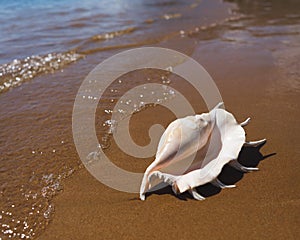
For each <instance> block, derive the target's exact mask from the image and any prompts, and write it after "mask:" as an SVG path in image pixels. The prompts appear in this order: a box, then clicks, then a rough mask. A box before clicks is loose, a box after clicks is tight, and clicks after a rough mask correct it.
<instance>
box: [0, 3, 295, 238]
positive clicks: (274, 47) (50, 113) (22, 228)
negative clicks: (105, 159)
mask: <svg viewBox="0 0 300 240" xmlns="http://www.w3.org/2000/svg"><path fill="white" fill-rule="evenodd" d="M0 36H1V37H0V106H1V107H0V127H1V130H0V152H1V157H0V196H1V198H0V239H34V238H37V237H38V236H40V234H41V233H42V232H43V231H44V230H45V228H46V227H47V225H48V224H49V223H50V222H51V219H52V218H53V216H55V205H54V204H53V198H54V197H55V196H56V195H57V194H59V193H61V192H63V181H64V179H65V178H67V177H69V176H70V175H72V174H76V171H77V170H78V169H80V168H81V167H82V164H81V161H80V159H79V158H78V156H77V152H76V149H75V146H74V143H73V138H72V129H71V127H72V108H73V103H74V99H75V96H76V93H77V90H78V88H79V86H80V84H81V82H82V81H83V79H84V77H85V76H86V75H87V74H88V72H89V71H91V70H92V69H93V67H94V66H95V65H97V64H98V63H100V62H101V61H102V60H104V59H106V58H107V57H109V56H111V55H113V54H115V53H117V52H120V51H122V50H125V49H130V48H133V47H142V46H165V47H170V48H174V49H176V50H180V51H182V52H185V53H186V54H188V55H190V56H193V57H195V56H197V54H195V49H199V47H202V48H203V46H209V48H208V49H210V48H211V46H212V45H214V44H215V45H216V46H221V45H222V46H223V45H226V44H228V45H230V46H234V47H237V48H238V47H241V46H243V47H245V46H257V49H259V50H261V51H265V50H266V51H268V53H269V54H270V56H272V57H273V58H272V59H271V60H270V62H272V64H277V65H278V66H279V68H281V69H286V70H285V71H286V75H287V76H288V77H287V81H283V82H282V83H281V84H282V86H283V87H282V90H283V91H284V90H286V91H287V92H288V91H290V90H291V89H293V91H294V92H299V90H300V86H299V79H300V77H299V64H298V60H299V52H300V51H299V48H300V38H299V36H300V4H299V3H298V1H296V0H294V1H292V0H290V1H279V0H266V1H259V0H257V1H219V0H202V1H201V0H185V1H183V0H182V1H175V0H162V1H159V0H154V1H152V0H141V1H139V0H113V1H109V0H101V1H96V0H81V1H77V0H62V1H45V0H26V1H22V0H17V1H4V0H0ZM204 48H205V47H204ZM237 59H238V58H237ZM236 61H239V60H236ZM258 61H259V60H258ZM263 64H264V63H263ZM151 74H152V75H151ZM148 75H151V76H152V77H153V82H158V83H162V84H164V85H165V86H166V87H165V88H163V89H162V92H160V93H158V95H156V96H155V97H156V99H157V100H161V101H169V100H171V99H172V98H173V97H174V96H173V95H174V94H173V93H172V91H170V89H169V88H168V87H169V85H170V84H172V79H168V77H167V76H165V75H164V74H153V73H147V72H146V73H143V74H142V76H140V77H139V78H138V77H134V78H133V79H147V78H148V77H147V76H148ZM154 76H155V77H154ZM131 78H132V76H131ZM121 83H122V84H121ZM125 83H126V84H125ZM136 84H138V80H136V81H133V80H132V81H130V82H128V81H126V80H124V81H123V82H122V81H121V82H117V83H116V84H115V85H112V86H111V88H110V89H109V90H108V92H107V94H106V97H105V98H104V99H101V101H100V103H99V109H98V110H97V111H98V112H99V115H98V116H97V126H99V132H98V133H99V139H100V140H101V141H102V142H101V143H102V147H103V148H108V147H109V146H110V145H109V138H110V134H111V131H113V128H114V127H115V125H114V123H112V122H111V121H110V118H111V109H112V103H114V102H115V101H116V99H118V98H119V97H120V96H121V94H122V92H124V91H125V90H126V89H130V87H131V86H135V85H136ZM141 94H143V93H142V92H141ZM86 97H87V98H89V97H92V96H89V95H88V93H87V95H86ZM124 104H126V103H124ZM128 104H131V106H132V112H138V111H141V110H142V109H143V108H144V106H143V104H142V103H141V102H137V103H131V102H129V103H128ZM137 114H138V113H137Z"/></svg>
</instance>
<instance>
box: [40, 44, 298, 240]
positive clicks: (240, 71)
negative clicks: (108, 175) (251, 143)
mask: <svg viewBox="0 0 300 240" xmlns="http://www.w3.org/2000/svg"><path fill="white" fill-rule="evenodd" d="M210 48H214V46H211V45H210V46H205V48H202V49H201V48H199V49H198V50H197V51H196V52H195V56H196V58H197V59H198V60H199V61H200V62H201V63H202V64H203V65H204V66H205V67H206V69H207V70H208V71H209V72H210V73H211V75H212V76H213V78H214V79H215V81H216V84H217V85H218V87H219V89H220V91H221V93H222V96H223V100H224V102H225V104H226V108H227V109H228V110H229V111H231V112H233V113H234V114H235V116H236V118H237V120H238V121H242V120H244V119H245V118H246V117H248V116H251V117H252V122H251V123H250V125H249V126H247V127H246V132H247V138H248V139H249V140H251V139H253V140H254V139H261V138H267V139H268V142H267V144H266V145H265V146H263V147H262V148H261V149H260V153H259V152H258V151H255V150H253V151H250V150H249V149H248V150H247V149H246V150H243V152H242V156H241V161H244V163H245V164H248V165H258V167H259V168H260V171H258V172H254V173H249V174H244V175H243V174H241V173H239V172H237V171H235V170H232V169H230V168H229V167H225V168H224V171H223V172H222V176H221V179H223V181H224V182H226V181H227V183H236V184H237V188H235V189H229V190H222V191H220V190H218V189H216V188H214V187H212V186H209V185H207V186H204V187H201V188H200V189H199V191H200V192H201V193H202V194H203V195H205V196H207V199H206V200H205V201H200V202H199V201H196V200H193V199H191V198H189V197H188V195H183V197H182V199H180V198H177V197H175V196H174V195H173V194H172V193H171V190H170V189H168V188H167V189H165V190H162V191H160V192H157V193H154V194H151V195H150V196H148V197H147V199H146V201H145V202H142V201H140V200H139V199H138V194H129V193H124V192H118V191H116V190H114V189H110V188H109V187H106V186H105V185H103V184H101V183H100V182H99V181H97V180H96V179H95V178H93V177H92V176H91V175H90V174H89V172H88V171H87V170H86V169H84V168H82V169H80V170H79V171H78V172H77V173H75V174H74V175H72V176H71V177H70V178H69V179H67V180H66V182H65V185H64V192H63V193H62V194H60V195H58V196H57V197H56V198H55V200H54V202H55V216H54V219H53V221H52V222H51V224H50V225H49V227H48V228H47V230H46V231H45V233H44V234H43V235H42V236H41V237H40V239H49V240H50V239H51V240H52V239H298V237H299V236H300V235H299V233H300V232H299V226H300V221H299V204H300V202H299V199H300V196H299V164H298V161H299V156H300V154H299V137H298V134H299V125H298V123H299V120H298V119H299V117H300V114H299V111H298V109H297V104H298V103H299V92H298V91H299V89H292V88H290V87H289V86H286V85H282V84H281V82H282V80H283V79H285V78H287V76H285V75H284V72H282V71H281V69H280V68H278V67H275V65H274V64H273V61H270V59H268V58H269V57H270V56H269V55H268V54H265V53H264V52H263V51H257V49H255V47H252V48H250V49H238V50H236V51H234V49H228V48H222V46H219V48H218V49H217V50H215V49H214V50H215V52H217V53H218V58H217V59H216V58H215V56H213V54H210V52H213V51H212V49H210ZM197 52H198V53H201V55H197ZM228 52H230V53H232V55H228ZM237 53H238V54H239V55H234V54H237ZM199 56H200V57H199ZM241 56H247V58H245V59H243V58H242V59H243V61H240V60H239V59H240V58H241ZM257 59H259V61H257ZM197 99H198V98H194V99H192V102H193V106H197V104H198V106H199V108H198V110H199V109H200V110H202V111H203V110H205V109H203V105H200V104H199V102H197V101H199V99H198V100H197ZM200 110H199V111H200ZM151 111H153V110H151V109H149V110H146V111H144V112H142V113H141V114H140V115H139V117H138V119H136V118H135V119H133V121H134V122H135V123H136V124H137V125H136V127H135V128H133V129H132V134H133V135H134V137H136V138H137V139H138V138H139V136H140V135H139V134H138V133H139V132H138V131H139V128H143V126H145V125H147V121H148V120H149V121H150V122H151V119H152V120H153V118H154V119H155V118H156V117H157V116H160V118H162V119H169V121H171V120H172V119H171V118H172V116H169V115H168V114H166V113H164V112H163V111H162V109H158V110H157V111H159V114H160V115H159V114H157V115H154V114H151V113H152V112H151ZM147 114H148V115H147ZM146 116H147V117H146ZM146 120H147V121H146ZM133 126H134V125H133ZM142 138H143V137H142V136H140V141H141V142H143V139H142ZM275 153H276V154H275ZM108 154H111V156H114V158H115V159H119V160H116V163H117V164H118V161H119V164H120V166H122V164H121V162H125V163H126V164H125V165H126V166H128V167H129V168H131V169H132V170H137V171H140V168H141V166H140V165H139V167H137V166H135V162H134V161H131V158H130V157H129V156H125V155H124V156H123V155H114V151H113V146H112V147H111V149H110V150H108ZM273 154H274V155H273ZM267 155H270V156H269V157H266V158H265V159H263V156H267ZM120 158H121V159H120ZM152 160H153V159H148V160H147V161H144V163H143V169H145V168H146V166H147V164H149V163H150V161H152ZM141 161H143V160H141ZM184 197H185V199H184Z"/></svg>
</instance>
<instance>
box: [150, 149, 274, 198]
mask: <svg viewBox="0 0 300 240" xmlns="http://www.w3.org/2000/svg"><path fill="white" fill-rule="evenodd" d="M263 145H264V144H262V145H261V146H258V147H243V148H242V150H241V152H240V154H239V157H238V161H239V162H240V163H241V164H242V165H243V166H246V167H257V166H258V165H259V163H260V162H261V161H263V160H264V159H266V158H268V157H271V156H273V155H276V153H271V154H268V155H265V156H263V155H262V153H261V152H260V149H261V148H262V146H263ZM244 175H245V173H243V172H240V171H238V170H236V169H234V168H232V167H231V166H229V165H228V164H227V165H225V166H224V167H223V169H222V172H221V173H220V175H219V176H218V179H219V180H220V181H221V182H223V183H225V184H227V185H232V184H236V183H237V182H239V181H240V180H241V179H242V178H243V177H244ZM221 191H222V189H221V188H218V187H216V186H214V185H212V184H211V183H207V184H205V185H202V186H199V187H197V192H198V193H199V194H201V195H202V196H203V197H205V198H209V197H212V196H214V195H217V194H219V193H220V192H221ZM152 194H157V195H165V194H168V195H173V196H174V197H176V198H177V199H179V200H183V201H187V200H188V199H193V197H192V196H191V195H190V194H188V193H187V192H185V193H183V194H180V195H175V194H174V193H173V191H172V188H171V187H170V186H167V187H164V188H162V189H159V190H156V191H153V192H149V193H147V195H146V197H149V196H150V195H152Z"/></svg>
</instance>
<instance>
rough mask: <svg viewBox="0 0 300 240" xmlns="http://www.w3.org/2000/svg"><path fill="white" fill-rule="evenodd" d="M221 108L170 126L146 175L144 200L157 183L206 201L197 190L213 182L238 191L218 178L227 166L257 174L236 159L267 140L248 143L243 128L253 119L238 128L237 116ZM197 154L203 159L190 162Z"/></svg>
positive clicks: (220, 106)
mask: <svg viewBox="0 0 300 240" xmlns="http://www.w3.org/2000/svg"><path fill="white" fill-rule="evenodd" d="M222 107H223V103H219V104H218V105H217V106H216V107H215V108H214V109H212V110H211V111H210V112H209V113H203V114H201V115H195V116H188V117H185V118H180V119H177V120H175V121H173V122H172V123H170V125H169V126H168V127H167V129H166V130H165V132H164V133H163V135H162V137H161V139H160V141H159V144H158V148H157V153H156V158H155V160H154V162H153V163H152V164H150V166H149V167H148V168H147V169H146V172H145V174H144V177H143V180H142V184H141V188H140V199H141V200H145V194H146V192H147V191H149V189H150V188H151V182H153V180H155V179H159V180H160V181H162V182H164V183H167V184H169V185H171V186H172V189H173V191H174V192H175V193H176V194H179V193H183V192H185V191H189V193H190V194H191V195H192V196H193V197H194V198H195V199H197V200H203V199H205V198H204V197H203V196H201V195H200V194H199V193H197V191H196V189H195V188H196V187H198V186H201V185H204V184H206V183H209V182H210V183H212V184H214V185H215V186H218V187H220V188H232V187H235V185H225V184H224V183H222V182H221V181H220V180H218V178H217V177H218V175H219V174H220V173H221V171H222V168H223V167H224V165H225V164H227V163H229V164H230V165H231V166H232V167H234V168H236V169H238V170H240V171H242V172H250V171H255V170H258V168H250V167H245V166H242V165H241V164H240V163H239V162H238V161H237V158H238V155H239V153H240V151H241V148H242V147H243V145H245V146H253V147H256V146H259V145H262V144H263V143H265V142H266V139H263V140H260V141H255V142H246V141H245V140H246V137H245V131H244V129H243V126H246V125H247V124H248V123H249V121H250V118H248V119H247V120H245V121H244V122H242V123H241V124H238V123H237V121H236V120H235V118H234V116H233V115H232V114H231V113H229V112H227V111H226V110H224V109H223V108H222ZM196 153H197V155H198V156H200V157H197V158H195V160H194V161H192V162H189V161H187V159H188V158H189V157H191V156H194V154H196ZM182 163H183V164H182ZM180 164H181V165H180ZM184 164H185V165H184ZM174 166H176V167H175V168H174ZM172 167H173V168H172Z"/></svg>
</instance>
